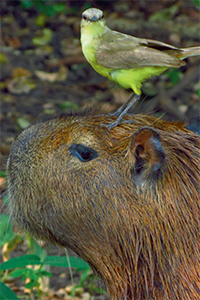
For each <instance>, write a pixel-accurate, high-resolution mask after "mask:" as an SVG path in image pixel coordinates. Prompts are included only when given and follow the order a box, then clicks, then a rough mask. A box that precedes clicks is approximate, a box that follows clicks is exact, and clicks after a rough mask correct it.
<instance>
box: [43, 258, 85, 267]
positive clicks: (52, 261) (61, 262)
mask: <svg viewBox="0 0 200 300" xmlns="http://www.w3.org/2000/svg"><path fill="white" fill-rule="evenodd" d="M69 261H70V265H69V263H68V259H67V257H64V256H47V257H46V259H45V260H44V264H45V265H50V266H57V267H65V268H69V267H71V268H76V269H78V270H85V269H89V268H90V267H89V265H88V264H87V263H86V262H85V261H84V260H82V259H81V258H78V257H69Z"/></svg>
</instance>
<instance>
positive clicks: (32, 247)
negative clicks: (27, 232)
mask: <svg viewBox="0 0 200 300" xmlns="http://www.w3.org/2000/svg"><path fill="white" fill-rule="evenodd" d="M27 240H28V248H29V254H36V255H38V256H39V257H40V258H41V261H43V260H44V259H45V257H46V256H47V253H46V251H45V250H44V249H43V248H42V247H41V246H40V245H39V244H38V243H37V242H36V240H35V239H34V238H32V237H28V238H27Z"/></svg>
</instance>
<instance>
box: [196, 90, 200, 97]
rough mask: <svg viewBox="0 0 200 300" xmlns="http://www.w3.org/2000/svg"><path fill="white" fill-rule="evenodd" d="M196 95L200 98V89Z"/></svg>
mask: <svg viewBox="0 0 200 300" xmlns="http://www.w3.org/2000/svg"><path fill="white" fill-rule="evenodd" d="M196 94H197V96H198V97H200V89H198V90H197V91H196Z"/></svg>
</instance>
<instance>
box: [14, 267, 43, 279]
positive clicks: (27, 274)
mask: <svg viewBox="0 0 200 300" xmlns="http://www.w3.org/2000/svg"><path fill="white" fill-rule="evenodd" d="M10 276H11V277H12V278H17V277H22V279H23V280H24V279H26V278H29V279H35V278H37V276H36V274H35V271H34V270H32V269H30V268H23V269H20V270H14V271H13V272H12V273H11V274H10Z"/></svg>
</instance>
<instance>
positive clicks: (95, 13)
mask: <svg viewBox="0 0 200 300" xmlns="http://www.w3.org/2000/svg"><path fill="white" fill-rule="evenodd" d="M82 19H83V20H85V21H90V22H96V21H99V20H102V19H104V16H103V12H102V11H101V10H100V9H98V8H89V9H87V10H85V11H84V12H83V13H82Z"/></svg>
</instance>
